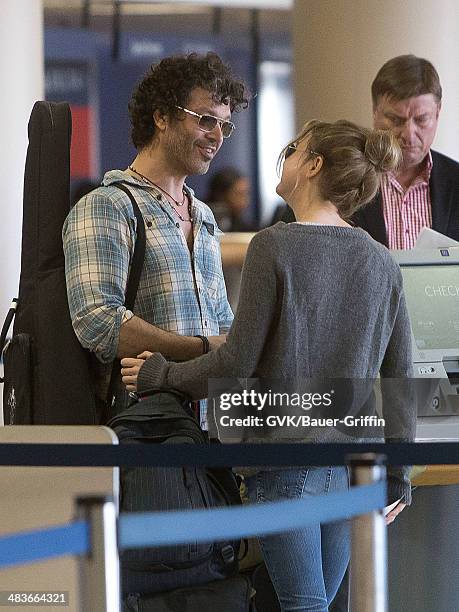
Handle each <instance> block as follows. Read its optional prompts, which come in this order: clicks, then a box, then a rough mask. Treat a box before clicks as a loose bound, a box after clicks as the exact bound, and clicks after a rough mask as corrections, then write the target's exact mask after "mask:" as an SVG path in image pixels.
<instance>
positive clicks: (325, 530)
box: [247, 467, 350, 612]
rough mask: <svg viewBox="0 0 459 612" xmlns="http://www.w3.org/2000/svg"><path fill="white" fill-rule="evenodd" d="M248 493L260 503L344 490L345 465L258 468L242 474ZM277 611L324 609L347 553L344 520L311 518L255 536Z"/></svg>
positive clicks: (317, 611) (321, 611)
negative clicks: (313, 521)
mask: <svg viewBox="0 0 459 612" xmlns="http://www.w3.org/2000/svg"><path fill="white" fill-rule="evenodd" d="M247 488H248V494H249V498H250V500H251V501H252V502H253V503H258V504H262V503H265V502H271V501H276V500H282V499H297V498H300V497H303V498H304V497H308V496H310V495H320V494H323V493H331V492H333V491H346V490H347V489H348V488H349V477H348V471H347V468H346V467H305V468H295V469H284V470H275V471H266V472H259V473H258V474H256V475H255V476H250V477H249V478H247ZM260 545H261V548H262V551H263V556H264V559H265V562H266V566H267V568H268V572H269V575H270V577H271V580H272V582H273V585H274V588H275V590H276V593H277V596H278V598H279V602H280V606H281V610H282V612H292V611H295V612H300V611H301V612H303V611H306V610H308V611H310V612H312V611H314V612H328V606H329V604H330V603H331V601H332V600H333V598H334V596H335V595H336V592H337V590H338V587H339V585H340V583H341V580H342V579H343V576H344V573H345V571H346V568H347V565H348V563H349V555H350V531H349V524H348V522H347V521H339V522H335V523H324V524H320V523H317V524H313V525H310V526H308V527H305V528H304V529H302V530H301V531H295V532H289V533H280V534H278V535H277V534H276V535H269V536H262V537H260Z"/></svg>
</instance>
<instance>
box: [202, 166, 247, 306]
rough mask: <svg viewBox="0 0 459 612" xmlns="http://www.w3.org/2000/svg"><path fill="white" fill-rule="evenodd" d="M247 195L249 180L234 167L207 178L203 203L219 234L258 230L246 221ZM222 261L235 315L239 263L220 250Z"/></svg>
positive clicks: (237, 296)
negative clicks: (206, 191) (210, 211)
mask: <svg viewBox="0 0 459 612" xmlns="http://www.w3.org/2000/svg"><path fill="white" fill-rule="evenodd" d="M250 195H251V189H250V181H249V178H248V177H247V176H246V175H245V174H243V173H242V172H240V171H239V170H238V169H237V168H233V167H231V166H228V167H226V168H223V169H222V170H219V171H218V172H216V173H215V174H214V175H213V176H212V177H211V178H210V180H209V187H208V193H207V197H206V198H205V201H206V202H207V203H208V205H209V206H210V208H211V209H212V212H213V213H214V216H215V219H216V221H217V225H218V227H219V228H220V229H221V230H222V232H225V233H229V232H255V231H256V230H257V229H258V227H257V225H256V223H254V222H251V221H249V220H247V219H246V214H247V212H248V209H249V206H250ZM235 248H237V247H235ZM225 259H226V261H225ZM222 262H223V274H224V277H225V284H226V293H227V296H228V301H229V303H230V305H231V308H232V309H233V312H235V311H236V308H237V303H238V300H239V288H240V284H241V268H242V262H239V261H233V259H232V258H231V259H228V257H226V258H225V250H224V249H222Z"/></svg>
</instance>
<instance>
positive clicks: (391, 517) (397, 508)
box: [385, 500, 406, 525]
mask: <svg viewBox="0 0 459 612" xmlns="http://www.w3.org/2000/svg"><path fill="white" fill-rule="evenodd" d="M404 508H406V504H404V503H403V502H402V501H400V500H397V501H396V502H394V503H393V504H391V505H390V506H387V507H386V511H387V514H386V515H385V519H386V525H390V524H391V523H393V522H394V521H395V519H396V518H397V516H398V515H399V514H400V512H402V510H404Z"/></svg>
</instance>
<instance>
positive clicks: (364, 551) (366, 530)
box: [348, 453, 387, 612]
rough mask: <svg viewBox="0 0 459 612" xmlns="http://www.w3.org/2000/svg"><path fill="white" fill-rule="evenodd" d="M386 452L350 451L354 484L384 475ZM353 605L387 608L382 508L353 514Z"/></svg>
mask: <svg viewBox="0 0 459 612" xmlns="http://www.w3.org/2000/svg"><path fill="white" fill-rule="evenodd" d="M384 458H385V457H384V456H383V455H376V454H374V453H366V454H361V455H357V454H356V455H350V456H349V458H348V464H349V466H350V468H351V484H352V485H365V484H372V483H374V482H378V481H379V480H382V479H385V477H386V468H385V467H384V465H383V460H384ZM350 602H351V604H350V609H351V611H352V612H387V538H386V522H385V520H384V514H383V512H382V510H377V511H375V512H371V513H370V514H363V515H361V516H357V517H354V519H353V520H352V528H351V568H350Z"/></svg>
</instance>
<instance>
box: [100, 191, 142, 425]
mask: <svg viewBox="0 0 459 612" xmlns="http://www.w3.org/2000/svg"><path fill="white" fill-rule="evenodd" d="M115 187H117V188H118V189H121V191H124V193H125V194H126V195H127V196H128V198H129V199H130V200H131V204H132V208H133V210H134V215H135V218H136V220H137V238H136V241H135V246H134V253H133V255H132V262H131V270H130V272H129V278H128V282H127V287H126V295H125V298H124V305H125V306H126V309H127V310H132V309H133V308H134V303H135V298H136V296H137V290H138V288H139V283H140V277H141V275H142V269H143V262H144V259H145V246H146V235H145V222H144V219H143V215H142V213H141V212H140V208H139V205H138V204H137V202H136V199H135V198H134V196H133V195H132V193H131V191H130V190H129V189H128V188H127V187H126V185H123V184H122V183H117V184H116V185H115ZM119 377H120V362H119V360H118V359H115V361H114V362H113V367H112V373H111V376H110V384H109V386H108V392H107V401H106V410H105V414H103V416H102V422H103V423H105V422H106V421H107V420H108V417H109V416H110V415H109V413H110V411H111V408H112V406H113V402H114V399H115V394H116V388H117V385H118V381H119Z"/></svg>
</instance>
